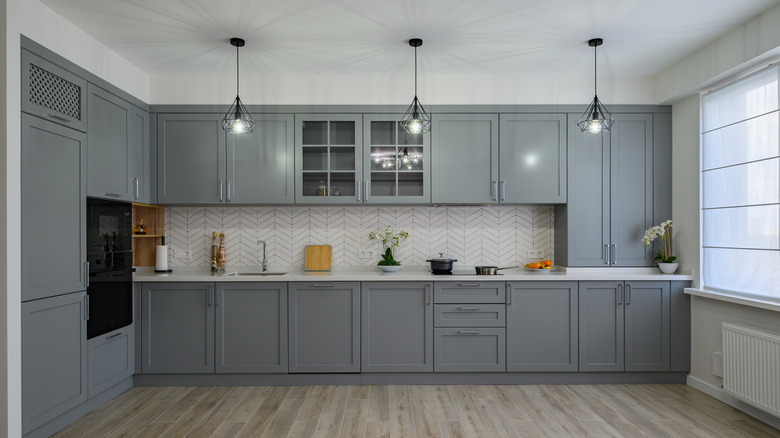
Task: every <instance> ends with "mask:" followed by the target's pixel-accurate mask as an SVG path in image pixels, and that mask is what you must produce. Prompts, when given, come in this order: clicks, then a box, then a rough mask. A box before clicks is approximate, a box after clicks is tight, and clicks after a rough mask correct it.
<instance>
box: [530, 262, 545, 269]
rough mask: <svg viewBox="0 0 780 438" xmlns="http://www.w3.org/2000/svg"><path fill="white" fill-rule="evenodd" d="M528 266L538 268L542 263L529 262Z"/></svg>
mask: <svg viewBox="0 0 780 438" xmlns="http://www.w3.org/2000/svg"><path fill="white" fill-rule="evenodd" d="M528 267H529V268H531V269H539V268H541V267H542V264H541V263H529V264H528Z"/></svg>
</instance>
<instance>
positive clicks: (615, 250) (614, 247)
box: [612, 243, 618, 265]
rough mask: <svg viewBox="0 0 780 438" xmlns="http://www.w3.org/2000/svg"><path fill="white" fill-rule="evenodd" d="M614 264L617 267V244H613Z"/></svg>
mask: <svg viewBox="0 0 780 438" xmlns="http://www.w3.org/2000/svg"><path fill="white" fill-rule="evenodd" d="M612 264H613V265H617V264H618V263H617V244H616V243H613V244H612Z"/></svg>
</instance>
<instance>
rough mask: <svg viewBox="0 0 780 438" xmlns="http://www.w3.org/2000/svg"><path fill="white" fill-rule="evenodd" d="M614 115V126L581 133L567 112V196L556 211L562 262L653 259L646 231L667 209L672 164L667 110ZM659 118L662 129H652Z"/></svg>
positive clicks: (619, 263)
mask: <svg viewBox="0 0 780 438" xmlns="http://www.w3.org/2000/svg"><path fill="white" fill-rule="evenodd" d="M614 117H615V120H616V121H615V124H614V125H613V126H612V129H611V131H609V132H605V133H602V134H599V135H592V134H583V133H581V132H580V130H579V128H578V127H577V125H576V118H575V117H570V122H569V151H568V154H569V181H568V185H569V188H568V190H569V202H568V204H567V205H565V206H559V207H558V208H557V209H556V211H555V222H556V226H555V237H556V239H555V256H556V262H557V263H559V264H562V265H567V266H652V264H653V251H652V250H651V249H649V248H647V247H645V246H644V245H643V244H642V235H643V233H644V231H645V230H646V229H647V228H649V227H650V226H651V225H652V224H653V223H654V222H655V221H656V220H657V219H655V218H657V217H658V214H668V212H669V211H670V209H669V205H670V203H671V197H670V196H666V194H667V193H668V192H669V190H668V187H667V182H666V181H668V179H669V178H670V177H671V175H669V172H670V168H669V167H668V166H664V165H663V163H668V161H669V160H668V159H667V156H671V141H670V137H671V130H670V124H669V123H668V121H669V120H668V119H669V114H615V115H614ZM655 119H658V125H659V127H665V129H661V130H659V129H655V127H654V120H655ZM656 163H658V164H659V165H656ZM655 192H658V195H656V193H655Z"/></svg>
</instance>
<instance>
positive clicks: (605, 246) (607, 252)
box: [604, 243, 609, 265]
mask: <svg viewBox="0 0 780 438" xmlns="http://www.w3.org/2000/svg"><path fill="white" fill-rule="evenodd" d="M604 264H605V265H609V244H608V243H607V244H605V245H604Z"/></svg>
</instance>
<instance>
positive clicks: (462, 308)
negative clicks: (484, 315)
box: [458, 307, 482, 310]
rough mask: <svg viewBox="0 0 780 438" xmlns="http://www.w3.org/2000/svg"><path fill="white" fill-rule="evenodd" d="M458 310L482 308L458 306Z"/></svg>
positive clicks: (477, 308)
mask: <svg viewBox="0 0 780 438" xmlns="http://www.w3.org/2000/svg"><path fill="white" fill-rule="evenodd" d="M458 310H482V308H481V307H458Z"/></svg>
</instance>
